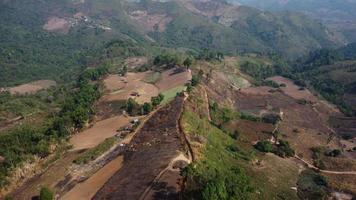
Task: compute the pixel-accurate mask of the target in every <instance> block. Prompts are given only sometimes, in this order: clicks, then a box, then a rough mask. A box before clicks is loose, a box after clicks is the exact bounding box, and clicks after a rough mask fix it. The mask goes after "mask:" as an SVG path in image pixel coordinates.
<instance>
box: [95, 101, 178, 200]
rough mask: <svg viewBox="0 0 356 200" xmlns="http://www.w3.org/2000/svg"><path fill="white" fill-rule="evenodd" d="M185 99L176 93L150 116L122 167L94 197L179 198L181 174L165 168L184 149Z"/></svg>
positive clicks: (137, 135)
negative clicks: (182, 118) (181, 121)
mask: <svg viewBox="0 0 356 200" xmlns="http://www.w3.org/2000/svg"><path fill="white" fill-rule="evenodd" d="M183 102H184V99H183V97H177V98H176V99H175V100H174V101H172V102H170V103H169V104H167V105H166V106H165V107H163V108H161V109H160V110H159V111H157V112H156V113H154V114H153V116H152V117H151V118H150V119H148V120H147V122H146V123H145V124H144V126H143V127H142V129H141V130H140V131H139V132H138V133H137V134H136V135H135V136H134V138H133V140H132V142H131V143H130V144H129V146H130V150H129V151H127V152H125V153H124V164H123V166H122V168H121V169H120V170H119V171H118V172H117V173H115V175H114V176H113V177H111V179H110V180H109V181H108V182H107V183H106V184H105V185H104V186H103V187H102V188H101V189H100V191H99V192H98V193H97V194H96V195H95V197H94V198H93V199H125V200H126V199H140V198H141V199H167V198H169V199H176V198H178V195H179V191H180V185H179V184H177V182H179V181H180V179H181V177H180V174H179V173H173V172H172V173H166V171H165V169H166V168H167V167H168V166H169V165H170V163H171V162H172V160H174V158H176V157H177V155H179V150H182V149H183V145H182V143H183V141H184V140H183V138H182V136H181V135H180V132H179V130H178V120H179V118H180V115H181V112H182V107H183ZM162 180H164V181H162ZM152 183H154V184H152Z"/></svg>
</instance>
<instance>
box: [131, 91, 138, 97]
mask: <svg viewBox="0 0 356 200" xmlns="http://www.w3.org/2000/svg"><path fill="white" fill-rule="evenodd" d="M131 96H134V97H139V96H140V93H138V92H132V93H131Z"/></svg>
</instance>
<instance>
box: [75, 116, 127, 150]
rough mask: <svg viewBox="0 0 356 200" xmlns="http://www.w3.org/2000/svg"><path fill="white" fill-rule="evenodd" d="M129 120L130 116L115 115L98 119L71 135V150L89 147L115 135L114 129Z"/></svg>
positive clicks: (122, 125)
mask: <svg viewBox="0 0 356 200" xmlns="http://www.w3.org/2000/svg"><path fill="white" fill-rule="evenodd" d="M129 122H130V118H128V117H125V116H117V117H112V118H109V119H105V120H102V121H99V122H97V123H95V124H94V126H93V127H91V128H89V129H87V130H85V131H82V132H80V133H77V134H75V135H73V137H72V138H71V139H70V143H71V145H73V150H81V149H89V148H93V147H95V146H96V145H98V144H100V143H101V142H103V141H104V140H105V139H106V138H109V137H113V136H114V135H116V133H117V132H116V130H118V129H119V128H121V127H124V126H125V125H127V124H128V123H129Z"/></svg>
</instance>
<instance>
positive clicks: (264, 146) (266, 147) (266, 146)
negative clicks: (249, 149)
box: [254, 140, 273, 153]
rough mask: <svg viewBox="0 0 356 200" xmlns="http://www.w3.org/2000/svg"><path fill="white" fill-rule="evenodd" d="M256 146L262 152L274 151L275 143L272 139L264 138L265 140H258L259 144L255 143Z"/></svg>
mask: <svg viewBox="0 0 356 200" xmlns="http://www.w3.org/2000/svg"><path fill="white" fill-rule="evenodd" d="M254 147H255V148H256V149H257V150H259V151H262V152H266V153H268V152H272V151H273V145H272V143H271V142H270V141H267V140H263V141H258V142H257V144H255V145H254Z"/></svg>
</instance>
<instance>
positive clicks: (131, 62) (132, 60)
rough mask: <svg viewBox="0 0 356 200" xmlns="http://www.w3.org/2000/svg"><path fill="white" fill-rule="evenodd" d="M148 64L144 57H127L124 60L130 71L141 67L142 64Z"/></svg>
mask: <svg viewBox="0 0 356 200" xmlns="http://www.w3.org/2000/svg"><path fill="white" fill-rule="evenodd" d="M147 63H148V58H147V57H144V56H136V57H129V58H127V59H126V60H125V62H124V64H125V65H126V66H127V67H128V68H131V69H135V68H136V67H141V66H142V65H144V64H147Z"/></svg>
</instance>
